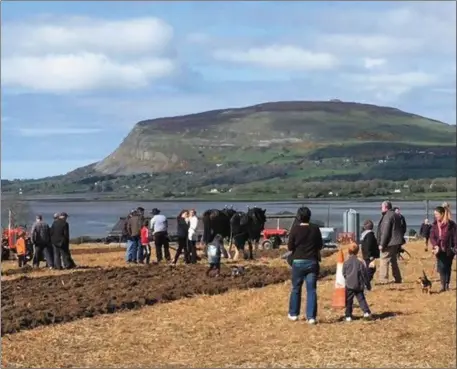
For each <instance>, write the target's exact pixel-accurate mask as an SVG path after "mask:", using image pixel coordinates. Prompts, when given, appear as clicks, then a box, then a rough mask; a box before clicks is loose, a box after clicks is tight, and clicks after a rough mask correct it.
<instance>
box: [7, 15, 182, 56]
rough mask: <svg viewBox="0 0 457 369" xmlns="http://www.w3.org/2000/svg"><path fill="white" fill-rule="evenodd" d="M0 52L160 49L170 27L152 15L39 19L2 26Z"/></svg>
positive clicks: (166, 42) (169, 37)
mask: <svg viewBox="0 0 457 369" xmlns="http://www.w3.org/2000/svg"><path fill="white" fill-rule="evenodd" d="M2 33H3V34H2V36H3V37H2V41H3V40H5V45H3V46H2V49H3V48H4V49H5V50H2V52H3V51H8V49H14V51H15V52H20V53H26V54H27V55H30V54H40V55H41V54H43V53H45V54H46V53H63V54H66V53H73V52H75V50H79V51H81V50H82V51H86V52H93V53H103V54H122V55H124V54H143V53H149V52H161V51H162V50H164V49H165V48H166V47H167V46H168V45H169V43H170V42H171V40H172V37H173V28H172V27H171V26H170V25H168V24H167V23H166V22H164V21H163V20H161V19H158V18H154V17H144V18H132V19H125V20H105V19H96V18H83V17H64V18H57V19H56V18H51V19H40V20H36V21H32V22H27V23H25V22H24V23H14V24H10V25H9V24H5V25H4V26H2Z"/></svg>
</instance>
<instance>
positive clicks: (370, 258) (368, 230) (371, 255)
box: [360, 220, 379, 282]
mask: <svg viewBox="0 0 457 369" xmlns="http://www.w3.org/2000/svg"><path fill="white" fill-rule="evenodd" d="M360 243H361V246H362V257H363V260H364V261H365V264H366V266H367V269H368V279H369V280H370V282H371V280H372V279H373V276H374V274H375V273H376V264H375V259H379V247H378V241H377V240H376V236H375V235H374V232H373V222H372V221H371V220H366V221H365V222H364V223H363V232H362V234H361V235H360Z"/></svg>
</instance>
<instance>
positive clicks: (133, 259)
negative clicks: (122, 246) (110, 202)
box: [127, 210, 143, 264]
mask: <svg viewBox="0 0 457 369" xmlns="http://www.w3.org/2000/svg"><path fill="white" fill-rule="evenodd" d="M141 219H142V218H141V216H140V215H139V214H138V211H137V210H134V211H132V213H131V214H130V217H129V218H128V219H127V234H128V237H129V243H128V245H127V263H135V264H137V263H138V262H141V261H142V254H143V251H142V249H141V242H140V241H141V240H140V236H141V227H142V226H143V224H142V223H141Z"/></svg>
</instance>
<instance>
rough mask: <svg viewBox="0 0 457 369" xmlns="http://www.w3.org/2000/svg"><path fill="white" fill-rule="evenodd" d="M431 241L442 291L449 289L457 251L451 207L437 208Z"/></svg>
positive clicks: (455, 226) (456, 229)
mask: <svg viewBox="0 0 457 369" xmlns="http://www.w3.org/2000/svg"><path fill="white" fill-rule="evenodd" d="M430 242H431V244H432V247H433V254H434V255H435V256H436V261H437V269H438V272H439V274H440V280H441V290H440V292H444V291H449V283H450V282H451V272H452V261H453V260H454V257H455V253H456V251H457V225H456V223H455V222H454V221H453V220H452V219H451V217H450V210H449V208H445V207H443V206H437V207H436V208H435V222H434V223H433V224H432V229H431V231H430Z"/></svg>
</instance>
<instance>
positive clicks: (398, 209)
mask: <svg viewBox="0 0 457 369" xmlns="http://www.w3.org/2000/svg"><path fill="white" fill-rule="evenodd" d="M394 211H395V214H397V215H398V216H399V217H400V221H401V229H402V231H403V243H402V245H404V244H405V243H406V239H405V236H406V232H407V231H408V226H407V224H406V219H405V217H404V216H403V214H402V213H401V212H400V208H398V207H395V208H394Z"/></svg>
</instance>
